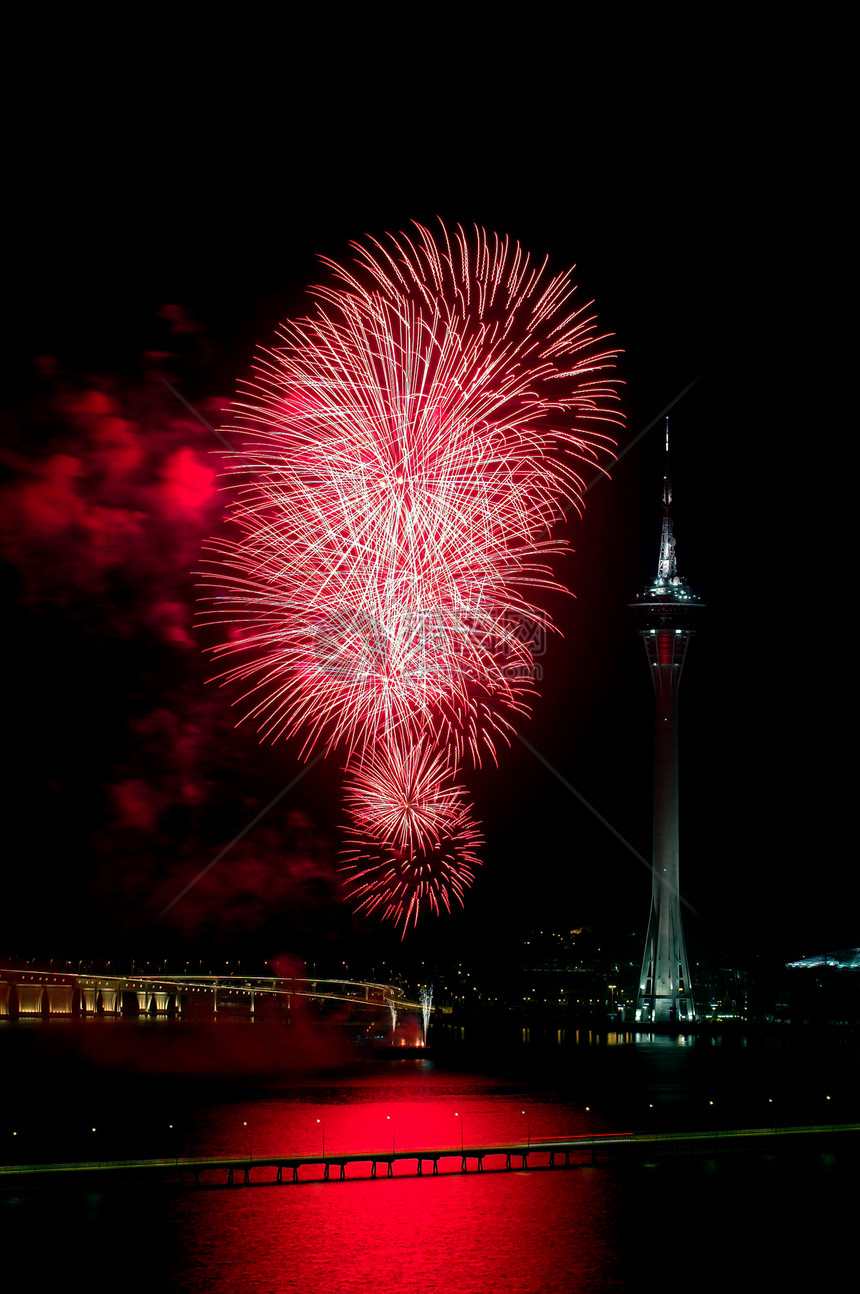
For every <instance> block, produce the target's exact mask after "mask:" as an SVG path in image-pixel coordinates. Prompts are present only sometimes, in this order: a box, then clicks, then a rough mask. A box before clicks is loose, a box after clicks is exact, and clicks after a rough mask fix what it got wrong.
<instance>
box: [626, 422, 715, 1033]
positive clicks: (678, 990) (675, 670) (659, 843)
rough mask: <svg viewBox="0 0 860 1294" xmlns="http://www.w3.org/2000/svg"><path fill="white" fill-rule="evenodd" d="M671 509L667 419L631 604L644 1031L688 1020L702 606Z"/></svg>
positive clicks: (691, 1011) (639, 1009) (639, 1005)
mask: <svg viewBox="0 0 860 1294" xmlns="http://www.w3.org/2000/svg"><path fill="white" fill-rule="evenodd" d="M671 504H672V487H671V484H670V482H669V419H668V418H667V419H666V464H665V469H664V475H663V528H662V533H661V536H660V557H659V560H658V563H657V577H656V579H655V580H654V581H653V583H652V584H651V585H650V586H649V587H648V588H647V589H646V590H645V592H644V593H643V594H641V595H640V596H639V597H637V598H636V600H635V601H634V602H633V603H631V606H632V608H633V611H634V613H635V616H636V622H637V625H638V626H639V635H640V637H641V638H642V641H643V642H644V644H645V654H646V656H647V658H648V668H649V671H650V673H651V679H652V681H653V684H654V697H655V707H654V845H653V853H652V882H651V912H650V916H649V918H648V933H647V935H646V937H645V952H644V955H643V958H642V972H641V974H640V976H639V990H638V994H637V999H636V1019H637V1021H640V1022H641V1023H643V1024H653V1023H673V1022H677V1023H679V1024H680V1023H684V1022H685V1021H690V1020H693V1019H694V1018H695V1006H694V1003H693V986H692V983H691V981H690V966H689V962H688V960H687V949H686V945H685V942H684V930H683V926H682V923H681V896H680V890H679V888H678V687H679V685H680V682H681V670H682V669H683V666H684V658H685V657H686V654H687V647H688V646H689V642H690V639H691V638H692V637H693V633H694V627H693V626H694V624H695V621H696V618H697V616H698V614H699V612H700V611H701V610H702V606H703V604H702V603H701V602H700V601H699V600H698V599H697V598H696V597H695V595H694V594H693V593H692V592H691V591H690V589H689V587H688V585H687V582H686V580H684V579H682V577H681V576H680V575H679V574H678V567H677V563H676V559H675V537H674V534H673V530H672V513H671Z"/></svg>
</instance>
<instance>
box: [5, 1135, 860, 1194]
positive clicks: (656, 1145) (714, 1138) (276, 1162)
mask: <svg viewBox="0 0 860 1294" xmlns="http://www.w3.org/2000/svg"><path fill="white" fill-rule="evenodd" d="M857 1132H860V1124H857V1123H849V1124H821V1125H816V1126H813V1127H793V1128H744V1129H730V1130H726V1131H719V1132H717V1131H707V1132H663V1133H641V1132H640V1133H633V1132H622V1133H602V1134H599V1135H596V1136H593V1137H592V1136H588V1137H570V1138H565V1139H563V1140H544V1139H542V1140H539V1141H515V1142H503V1143H497V1144H479V1145H471V1146H435V1147H428V1148H423V1149H407V1150H379V1149H377V1150H367V1151H350V1152H349V1153H346V1154H331V1153H330V1154H326V1155H322V1154H318V1155H261V1156H259V1157H254V1158H251V1157H248V1156H236V1157H233V1156H227V1157H224V1156H220V1157H219V1156H216V1157H212V1156H210V1157H206V1158H203V1157H200V1158H190V1157H182V1156H180V1157H177V1158H172V1159H131V1160H128V1159H124V1160H102V1161H92V1162H89V1163H68V1164H14V1165H5V1166H4V1165H0V1185H3V1184H11V1182H12V1181H21V1179H30V1180H44V1179H46V1178H50V1177H56V1176H67V1177H72V1178H80V1177H85V1176H90V1175H93V1174H97V1175H98V1176H99V1177H102V1178H107V1179H109V1180H110V1179H119V1178H126V1177H128V1176H132V1177H138V1176H141V1175H155V1176H161V1177H166V1178H168V1179H172V1180H174V1181H176V1180H180V1181H182V1180H184V1179H185V1178H186V1177H188V1176H191V1177H193V1179H194V1181H195V1183H196V1184H198V1185H199V1184H200V1182H201V1177H202V1175H203V1174H204V1173H205V1174H206V1176H207V1180H210V1181H211V1175H216V1176H217V1175H220V1174H223V1173H226V1175H227V1177H226V1180H227V1183H228V1184H232V1183H234V1182H235V1181H236V1174H237V1173H238V1174H240V1175H241V1180H242V1181H243V1182H251V1181H252V1180H253V1181H255V1182H259V1183H261V1184H262V1183H264V1182H270V1183H271V1182H283V1181H285V1180H288V1179H287V1178H286V1177H285V1172H286V1173H287V1174H288V1175H289V1180H290V1181H293V1182H298V1181H300V1180H306V1181H310V1180H314V1181H319V1180H323V1181H331V1180H333V1178H332V1173H331V1170H332V1169H333V1168H335V1169H337V1174H336V1180H340V1181H343V1180H346V1169H347V1167H348V1166H349V1165H359V1166H361V1165H367V1164H369V1165H370V1174H369V1175H370V1177H372V1178H373V1177H376V1176H377V1168H378V1167H379V1166H380V1165H383V1166H384V1167H385V1175H386V1176H387V1177H392V1176H394V1165H395V1164H396V1163H403V1162H404V1161H408V1162H413V1161H414V1162H415V1164H416V1170H415V1171H416V1174H417V1175H419V1176H421V1175H422V1174H423V1172H424V1165H429V1166H430V1167H429V1169H428V1171H429V1172H430V1173H433V1174H438V1173H439V1162H440V1161H446V1160H454V1161H456V1160H458V1159H459V1161H460V1169H459V1171H460V1172H464V1173H465V1172H469V1171H470V1169H469V1164H470V1162H471V1163H472V1164H473V1169H472V1171H477V1172H483V1171H484V1160H485V1159H496V1158H503V1159H504V1165H503V1170H504V1171H509V1170H511V1169H513V1168H518V1169H526V1168H535V1167H539V1166H540V1167H548V1168H555V1167H561V1166H565V1167H569V1166H571V1164H572V1162H575V1163H579V1164H582V1163H584V1162H589V1160H590V1162H592V1163H597V1162H599V1157H600V1158H602V1159H603V1160H604V1161H608V1160H611V1159H617V1158H619V1157H622V1156H623V1157H628V1156H638V1157H641V1156H651V1155H655V1154H656V1155H665V1154H679V1153H682V1152H686V1153H689V1154H715V1153H722V1152H725V1151H729V1150H745V1149H746V1150H761V1149H767V1150H769V1151H770V1150H780V1149H786V1150H788V1149H798V1148H801V1149H802V1148H816V1147H818V1146H819V1145H821V1144H828V1145H829V1144H834V1143H838V1142H845V1141H848V1143H849V1144H850V1142H851V1134H856V1133H857ZM854 1144H855V1145H856V1144H857V1143H856V1139H855V1141H854ZM574 1156H577V1158H576V1159H575V1161H574V1159H573V1157H574ZM583 1156H585V1158H583ZM515 1161H516V1162H515ZM530 1161H531V1162H530ZM313 1167H316V1168H319V1167H322V1169H323V1176H322V1179H320V1178H319V1177H315V1178H313V1179H311V1178H308V1177H305V1178H304V1179H302V1178H300V1176H299V1170H300V1169H302V1168H305V1169H307V1168H313ZM500 1167H501V1166H500ZM262 1170H269V1174H271V1171H272V1170H274V1177H272V1176H271V1175H268V1176H263V1175H262ZM449 1171H450V1170H449ZM454 1171H456V1169H455V1170H454ZM252 1172H253V1173H254V1174H255V1176H254V1178H253V1179H252V1177H251V1173H252ZM354 1176H358V1174H356V1175H354ZM215 1184H217V1183H215Z"/></svg>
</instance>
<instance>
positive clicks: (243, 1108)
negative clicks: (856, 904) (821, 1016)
mask: <svg viewBox="0 0 860 1294" xmlns="http://www.w3.org/2000/svg"><path fill="white" fill-rule="evenodd" d="M255 1028H256V1027H255V1026H250V1025H233V1026H227V1027H226V1029H222V1030H221V1032H220V1033H219V1034H218V1035H217V1036H216V1035H215V1034H214V1033H212V1032H211V1031H201V1032H200V1033H199V1034H195V1033H194V1031H193V1030H191V1029H190V1027H189V1026H182V1025H180V1026H177V1027H176V1028H172V1027H171V1026H169V1025H164V1026H159V1025H158V1024H157V1023H155V1022H145V1023H141V1024H134V1025H128V1026H125V1025H122V1026H119V1025H117V1024H114V1023H104V1022H99V1021H96V1022H92V1024H91V1025H90V1027H89V1029H83V1030H82V1029H81V1027H80V1026H77V1025H69V1026H67V1027H66V1026H64V1025H63V1024H60V1023H59V1022H56V1023H54V1022H52V1023H50V1024H45V1025H38V1024H37V1025H33V1026H32V1027H29V1028H23V1029H22V1028H19V1027H17V1026H14V1025H10V1026H8V1027H7V1028H5V1029H0V1064H2V1067H3V1068H2V1072H3V1074H4V1080H3V1093H4V1100H3V1122H4V1131H3V1136H4V1142H3V1151H4V1158H5V1159H6V1161H7V1162H14V1161H16V1160H17V1161H20V1162H23V1161H25V1160H27V1159H40V1158H41V1159H46V1160H58V1159H61V1158H65V1157H68V1158H79V1157H80V1158H83V1157H86V1158H100V1157H101V1158H113V1157H115V1156H116V1157H119V1156H123V1157H126V1156H127V1157H133V1156H157V1155H164V1154H176V1155H184V1154H199V1155H207V1154H212V1155H221V1154H227V1153H233V1154H247V1153H249V1152H252V1153H253V1155H254V1156H264V1155H266V1154H271V1153H275V1152H281V1153H284V1152H287V1151H291V1152H294V1153H299V1154H301V1153H310V1152H314V1151H316V1150H319V1149H321V1146H322V1137H323V1134H324V1135H325V1141H326V1149H327V1150H331V1151H335V1152H336V1151H338V1150H342V1151H347V1150H361V1149H370V1148H382V1147H388V1146H390V1145H395V1146H396V1148H397V1149H406V1148H408V1147H410V1146H416V1147H417V1146H429V1145H445V1144H447V1145H454V1146H456V1145H459V1144H460V1139H461V1136H462V1137H463V1138H464V1140H465V1142H466V1144H467V1145H468V1143H469V1141H479V1140H490V1139H492V1140H503V1139H509V1138H513V1137H518V1138H523V1139H527V1138H529V1137H530V1138H531V1139H532V1140H533V1141H536V1140H539V1139H540V1138H541V1137H554V1136H561V1135H564V1134H572V1133H577V1132H584V1131H592V1130H593V1131H600V1130H627V1129H632V1128H633V1127H644V1126H646V1125H647V1122H648V1120H649V1119H651V1120H653V1121H654V1126H666V1127H668V1126H682V1125H687V1126H698V1127H704V1126H708V1124H707V1122H706V1121H707V1120H709V1119H710V1120H713V1126H715V1127H718V1126H762V1125H766V1124H768V1123H790V1122H813V1121H815V1122H818V1121H821V1115H819V1117H818V1118H814V1116H815V1114H816V1112H823V1111H827V1118H828V1121H829V1120H830V1118H831V1116H832V1119H833V1121H843V1120H845V1121H847V1120H848V1119H853V1118H856V1115H857V1110H856V1105H855V1104H854V1102H856V1078H857V1054H856V1049H855V1048H852V1047H848V1046H844V1045H842V1046H838V1045H837V1046H830V1045H821V1044H819V1043H815V1042H809V1043H807V1042H801V1043H797V1042H792V1043H791V1044H790V1045H786V1044H784V1043H766V1042H760V1043H747V1044H746V1045H744V1044H743V1042H742V1041H741V1040H737V1041H725V1042H724V1043H723V1044H722V1045H718V1044H715V1043H714V1042H713V1041H711V1040H708V1041H705V1040H701V1039H700V1040H693V1039H690V1040H688V1041H687V1042H685V1043H683V1044H681V1043H678V1042H676V1041H669V1040H657V1041H654V1042H633V1041H632V1040H624V1038H623V1036H619V1037H616V1036H609V1037H602V1038H596V1037H594V1036H592V1037H591V1038H590V1039H589V1036H588V1035H587V1034H583V1035H580V1038H579V1041H578V1042H577V1041H576V1039H575V1037H571V1038H565V1039H564V1040H563V1042H562V1043H561V1044H558V1045H556V1046H555V1047H542V1046H540V1045H538V1044H539V1040H535V1041H534V1042H533V1043H532V1044H531V1045H529V1046H526V1047H522V1046H521V1047H519V1048H512V1049H510V1050H503V1051H502V1052H501V1053H499V1052H498V1051H490V1050H488V1051H487V1052H486V1054H477V1055H476V1054H475V1052H474V1051H462V1050H461V1051H458V1050H456V1049H446V1048H445V1047H443V1046H440V1047H439V1048H437V1050H436V1051H434V1054H433V1056H432V1058H431V1057H425V1058H414V1057H410V1058H409V1059H400V1058H397V1059H384V1060H368V1061H365V1062H363V1063H360V1064H354V1063H349V1057H348V1056H347V1054H346V1053H344V1052H343V1050H342V1048H341V1047H340V1044H338V1043H336V1042H335V1041H333V1040H332V1039H327V1038H325V1037H324V1036H323V1035H319V1036H316V1037H309V1038H307V1039H305V1040H304V1045H303V1049H302V1050H303V1053H304V1054H303V1056H297V1055H296V1054H295V1049H294V1046H293V1042H294V1040H293V1039H291V1040H290V1042H289V1044H288V1045H285V1043H284V1039H283V1037H282V1036H281V1037H277V1036H275V1035H272V1036H270V1037H269V1036H267V1035H266V1034H265V1032H260V1031H257V1032H255ZM183 1030H184V1032H183ZM440 1040H441V1035H440ZM285 1046H286V1049H285V1050H283V1051H281V1050H279V1048H284V1047H285ZM264 1056H267V1057H268V1059H269V1061H270V1063H269V1064H268V1065H264V1064H263V1063H262V1058H263V1057H264ZM308 1066H311V1071H312V1072H311V1071H309V1069H308ZM321 1067H322V1068H321ZM224 1070H229V1071H231V1076H230V1079H229V1081H224V1080H223V1079H222V1078H221V1077H219V1075H221V1074H222V1073H223V1072H224ZM828 1097H829V1098H830V1099H829V1101H828ZM712 1101H713V1102H714V1104H713V1105H712V1104H711V1102H712ZM586 1105H588V1106H589V1107H590V1108H589V1109H586V1108H585V1107H586ZM774 1107H776V1109H775V1110H774ZM523 1111H525V1113H523ZM768 1111H770V1112H771V1114H772V1116H773V1117H768V1113H767V1112H768ZM779 1111H781V1112H782V1116H783V1117H779V1115H778V1113H777V1112H779ZM754 1116H758V1117H754ZM171 1124H172V1125H173V1126H171ZM13 1133H14V1134H15V1135H14V1137H13V1136H12V1134H13ZM24 1148H27V1149H26V1153H19V1150H22V1149H24ZM445 1167H446V1166H445V1165H444V1164H443V1165H442V1166H441V1168H440V1175H439V1176H438V1177H432V1176H424V1177H421V1178H419V1177H417V1176H415V1175H414V1167H410V1166H408V1165H404V1166H402V1168H400V1170H399V1173H398V1175H397V1176H395V1178H394V1179H386V1178H384V1177H380V1178H378V1179H377V1180H375V1181H373V1180H366V1179H361V1180H360V1179H358V1178H353V1179H348V1180H347V1181H345V1182H330V1183H323V1182H321V1181H317V1180H311V1176H312V1175H311V1173H310V1172H308V1180H306V1181H303V1182H301V1183H300V1184H299V1185H293V1184H292V1183H285V1184H283V1185H281V1186H275V1185H267V1184H262V1183H261V1184H256V1183H252V1184H251V1185H250V1186H245V1185H241V1186H240V1185H237V1186H234V1187H231V1188H227V1187H226V1186H220V1185H219V1186H215V1185H212V1186H204V1187H202V1188H200V1189H194V1188H193V1187H190V1186H189V1187H184V1188H180V1187H175V1186H149V1185H143V1186H140V1185H124V1186H112V1187H110V1188H99V1189H91V1188H86V1189H80V1188H78V1189H73V1188H70V1187H68V1186H66V1185H62V1186H46V1187H38V1188H36V1187H26V1188H23V1189H22V1188H21V1187H20V1186H19V1185H13V1186H7V1187H5V1188H3V1190H2V1191H0V1210H1V1211H2V1212H0V1216H2V1220H3V1230H2V1235H3V1237H4V1243H5V1246H6V1258H7V1264H8V1262H9V1261H10V1257H11V1255H12V1254H14V1253H15V1252H20V1253H21V1254H25V1255H26V1273H27V1280H26V1288H28V1289H31V1290H41V1289H54V1288H55V1287H56V1286H57V1285H58V1283H60V1284H62V1283H65V1284H67V1283H69V1282H72V1283H74V1284H77V1283H78V1281H85V1282H86V1288H87V1289H88V1290H91V1291H101V1290H116V1289H123V1290H129V1289H150V1290H161V1289H169V1290H188V1291H198V1290H199V1291H212V1292H213V1294H219V1292H220V1291H228V1290H229V1291H230V1292H231V1294H234V1292H236V1291H272V1294H276V1292H279V1291H308V1292H310V1291H314V1292H316V1291H332V1294H343V1292H345V1291H364V1290H373V1291H380V1292H381V1294H387V1292H389V1291H391V1292H392V1294H394V1292H395V1291H396V1292H397V1294H402V1291H404V1290H405V1289H408V1290H413V1291H419V1292H423V1291H437V1290H444V1289H451V1290H456V1291H463V1292H464V1294H484V1291H493V1290H501V1291H506V1290H510V1291H516V1292H520V1291H522V1292H523V1294H544V1292H546V1294H549V1292H551V1291H553V1292H554V1291H559V1292H562V1291H579V1290H583V1291H592V1290H594V1291H602V1290H647V1289H650V1288H652V1287H654V1286H655V1285H656V1283H657V1282H658V1281H660V1282H661V1283H663V1284H665V1283H666V1281H667V1280H668V1285H669V1288H670V1289H679V1290H684V1289H723V1288H725V1286H726V1285H727V1284H729V1283H737V1282H743V1284H744V1285H746V1284H748V1283H751V1282H753V1281H755V1282H756V1284H758V1283H759V1282H762V1283H766V1285H767V1286H768V1287H771V1286H773V1285H776V1284H780V1285H781V1286H782V1287H783V1288H784V1289H790V1290H793V1289H799V1288H801V1287H804V1286H805V1284H806V1283H807V1282H809V1281H815V1282H816V1283H820V1282H821V1281H824V1280H830V1279H832V1278H834V1277H835V1276H836V1275H837V1274H840V1272H841V1269H842V1268H843V1266H845V1265H847V1264H853V1254H854V1235H853V1231H854V1226H855V1218H856V1205H857V1201H856V1176H857V1163H856V1159H855V1158H854V1156H853V1155H852V1154H851V1153H850V1152H849V1151H848V1150H840V1151H839V1152H838V1153H828V1154H818V1153H808V1152H807V1153H803V1154H793V1155H792V1154H784V1153H781V1154H778V1155H762V1154H755V1155H751V1154H735V1155H726V1156H722V1157H719V1158H717V1157H713V1158H709V1157H702V1158H689V1159H678V1160H664V1161H660V1162H654V1163H650V1164H649V1163H647V1162H639V1163H634V1164H628V1165H623V1166H621V1165H619V1166H612V1167H606V1166H598V1167H592V1166H591V1165H584V1166H580V1167H576V1168H569V1169H554V1170H553V1169H549V1168H537V1169H534V1170H531V1171H528V1172H521V1171H514V1172H503V1171H498V1172H493V1171H488V1172H484V1173H483V1174H481V1175H478V1174H475V1173H472V1174H469V1175H467V1176H464V1175H462V1174H461V1173H460V1172H459V1171H458V1169H459V1163H458V1161H456V1160H453V1161H450V1163H449V1165H448V1171H445ZM354 1171H356V1172H359V1171H361V1172H363V1171H366V1170H364V1169H361V1170H358V1169H356V1170H354ZM260 1175H261V1176H262V1175H263V1170H260ZM266 1175H269V1174H266Z"/></svg>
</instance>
